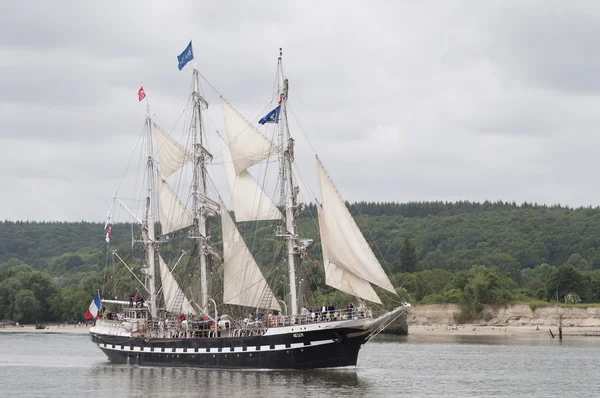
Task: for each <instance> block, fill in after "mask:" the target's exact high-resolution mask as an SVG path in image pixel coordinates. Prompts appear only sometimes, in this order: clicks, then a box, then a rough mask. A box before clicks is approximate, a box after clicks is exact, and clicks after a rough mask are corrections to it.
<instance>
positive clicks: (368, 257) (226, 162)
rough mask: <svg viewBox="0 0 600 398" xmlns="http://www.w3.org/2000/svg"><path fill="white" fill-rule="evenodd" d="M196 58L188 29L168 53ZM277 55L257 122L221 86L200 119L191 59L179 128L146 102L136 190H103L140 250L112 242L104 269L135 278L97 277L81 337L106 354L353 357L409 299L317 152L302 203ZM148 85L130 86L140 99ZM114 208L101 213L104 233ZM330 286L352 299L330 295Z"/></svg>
mask: <svg viewBox="0 0 600 398" xmlns="http://www.w3.org/2000/svg"><path fill="white" fill-rule="evenodd" d="M192 59H193V49H192V46H191V42H190V44H189V45H188V47H187V48H186V50H185V51H184V52H183V53H182V54H181V55H180V56H178V61H179V69H180V70H181V69H182V68H183V67H184V66H185V65H186V63H188V62H189V61H191V60H192ZM277 64H278V67H277V73H276V79H275V81H276V83H275V84H274V89H273V95H272V101H271V104H269V105H268V106H267V107H266V108H265V110H264V112H262V115H264V117H262V118H261V119H260V120H258V123H256V124H255V122H251V121H249V120H248V119H246V118H245V117H244V116H243V115H242V114H241V113H240V112H239V111H238V110H237V109H236V108H234V106H233V105H232V104H231V103H230V102H229V101H227V100H226V99H225V98H224V97H223V96H222V95H221V94H219V97H220V101H221V104H220V105H221V108H222V116H223V118H224V127H225V129H224V132H223V133H220V132H218V131H216V129H214V131H212V130H211V129H209V128H208V127H207V123H206V121H205V120H206V119H207V112H208V111H207V109H208V102H207V100H206V99H205V97H204V96H203V93H202V92H201V85H200V80H201V78H202V79H204V78H203V77H202V75H201V74H200V73H199V71H198V69H197V68H196V65H195V63H194V67H193V81H192V86H191V89H190V92H191V94H190V99H189V101H188V104H189V106H188V108H187V110H186V111H184V112H183V113H182V114H183V115H184V116H185V115H186V114H187V115H188V116H189V117H188V118H187V122H185V126H183V128H182V130H183V133H182V134H181V137H178V139H176V138H175V135H174V134H172V133H171V134H168V133H167V132H165V130H163V129H162V128H160V127H159V126H158V125H157V124H156V123H154V122H153V120H152V118H151V113H150V110H149V106H148V107H147V109H148V111H147V116H146V122H145V128H144V133H143V134H142V138H141V139H140V141H141V143H142V145H139V148H141V152H142V155H141V157H140V159H142V161H141V163H143V164H144V167H143V171H144V172H143V173H140V175H139V176H138V177H139V180H141V182H139V183H136V184H137V185H136V189H137V192H138V193H140V196H139V199H138V200H137V201H134V202H131V203H134V204H131V203H128V202H127V198H125V197H123V195H121V194H120V191H119V190H118V191H117V194H116V195H115V196H114V201H113V206H114V209H117V208H118V209H119V212H118V213H119V214H125V215H127V217H128V219H129V220H132V221H131V225H132V228H131V229H132V230H131V234H132V243H131V249H132V252H135V251H136V250H138V251H139V253H140V255H139V260H138V261H137V263H135V260H131V261H132V262H134V263H135V264H137V265H135V264H132V263H128V259H126V258H123V257H121V256H120V254H119V253H117V252H116V251H113V252H112V253H111V254H112V258H113V262H115V264H113V266H112V268H111V269H112V270H113V271H114V270H115V269H117V268H118V267H122V269H124V270H127V271H129V273H130V279H131V280H132V281H133V282H134V284H137V285H136V286H131V287H123V286H121V287H120V289H121V290H120V293H119V294H117V293H116V292H117V290H118V288H114V287H108V285H109V281H110V280H112V281H113V282H114V283H118V282H117V281H116V280H117V279H118V278H116V277H115V278H114V279H112V277H107V278H106V279H107V281H105V284H106V286H104V288H103V289H102V292H101V296H102V300H101V304H100V303H96V304H95V305H94V303H92V305H94V308H99V307H103V310H104V312H99V316H98V318H97V319H96V321H95V324H94V326H93V327H91V328H90V334H91V339H92V341H93V342H94V343H95V344H96V345H97V346H98V348H100V349H101V350H102V351H103V352H104V353H105V354H106V356H107V357H108V358H109V360H110V361H112V362H115V363H119V364H139V365H149V366H195V367H207V368H209V367H214V368H250V369H312V368H325V367H340V366H354V365H356V364H357V359H358V354H359V351H360V349H361V347H362V346H363V345H364V344H365V343H367V342H368V341H369V340H370V339H372V338H373V337H374V336H376V335H377V334H378V333H380V332H381V331H382V330H384V329H385V328H386V327H388V326H389V325H390V324H391V323H392V322H394V321H395V320H397V319H398V318H399V317H400V316H401V315H402V314H403V313H405V312H406V311H407V309H408V308H409V307H410V304H408V303H405V302H401V300H400V299H399V298H398V296H397V292H396V290H395V288H394V286H393V285H392V282H391V281H390V279H389V277H388V276H387V275H386V273H385V271H384V269H383V267H382V265H381V264H380V263H379V261H378V260H377V258H376V256H375V255H374V253H373V251H372V249H371V247H370V246H369V244H368V243H367V241H366V240H365V238H364V236H363V234H362V233H361V230H360V229H359V227H358V225H357V224H356V222H355V220H354V219H353V217H352V215H351V213H350V211H349V210H348V208H347V206H346V203H345V202H344V200H343V199H342V197H341V196H340V194H339V193H338V190H337V189H336V187H335V185H334V183H333V182H332V180H331V178H330V176H329V175H328V173H327V171H326V170H325V167H324V165H323V163H322V162H321V160H320V159H319V158H318V157H317V156H316V155H315V158H314V161H315V163H316V169H317V181H318V186H319V195H318V198H317V197H316V195H315V196H313V197H311V196H309V197H310V198H311V199H309V201H310V203H313V201H315V202H316V204H308V205H307V204H304V203H302V202H301V200H300V198H299V193H300V189H299V186H298V184H297V181H298V179H302V180H303V177H302V174H300V178H299V177H298V173H299V171H297V166H296V163H295V159H294V158H295V152H294V144H295V141H294V138H293V137H292V135H291V132H290V128H289V123H288V121H289V119H288V115H290V114H292V115H293V112H292V111H291V110H290V108H288V98H289V95H290V84H289V81H288V78H287V77H286V75H285V73H284V67H283V63H282V52H281V49H280V51H279V57H278V62H277ZM209 85H210V83H209ZM210 87H211V88H213V86H212V85H210ZM215 91H216V89H215ZM144 96H145V93H144V92H143V89H140V92H139V99H140V101H141V100H142V99H143V97H144ZM211 110H212V108H211ZM256 119H258V117H257V118H256ZM211 134H212V138H211V137H210V135H211ZM215 137H216V139H215ZM209 138H211V139H209ZM211 140H212V141H218V142H219V143H220V148H218V150H217V151H215V152H217V153H216V154H213V153H211V151H210V150H209V141H211ZM132 158H133V157H132ZM217 159H219V160H217ZM216 166H222V169H224V172H222V173H221V175H222V177H224V179H226V183H225V181H223V188H224V189H223V190H225V191H228V198H229V200H228V204H230V207H229V208H228V207H227V206H226V204H225V202H226V199H224V198H222V197H221V195H220V193H219V188H220V186H219V184H218V183H216V182H215V176H217V175H218V173H214V175H213V173H212V171H213V169H215V167H216ZM222 169H221V170H222ZM255 175H260V178H259V177H257V178H255V177H254V176H255ZM268 176H271V180H267V177H268ZM263 180H264V181H263ZM268 181H271V182H268ZM267 192H273V193H274V194H273V195H269V194H267ZM272 197H273V198H272ZM136 203H137V205H135V204H136ZM114 209H113V207H111V210H109V214H108V215H107V216H108V218H109V219H110V221H109V222H107V226H108V228H109V229H108V232H107V241H109V239H110V235H111V229H112V222H113V218H115V213H116V212H115V210H114ZM313 211H314V212H315V213H316V214H309V213H312V212H313ZM306 214H309V215H307V216H306V217H304V219H309V220H310V218H311V216H313V219H314V221H315V222H314V224H318V227H315V229H314V233H315V234H319V235H320V239H319V238H316V236H314V235H313V236H312V237H310V236H304V235H302V230H301V228H299V226H300V225H301V224H302V222H301V221H302V220H304V219H303V218H302V216H303V215H306ZM105 229H106V227H105ZM265 231H266V232H265ZM258 235H260V237H261V239H258V238H256V237H257V236H258ZM267 235H268V236H267ZM313 243H314V244H313ZM267 245H271V246H273V247H274V248H266V246H267ZM319 246H320V250H319ZM316 253H319V254H316ZM115 258H116V260H115ZM136 266H137V268H136ZM317 267H319V268H320V269H318V268H317ZM119 272H121V273H122V272H126V271H119ZM319 276H320V277H319ZM319 285H321V286H319ZM325 285H326V286H325ZM331 288H333V289H335V290H333V291H332V289H331ZM312 289H316V290H317V292H316V293H315V292H314V291H312ZM320 289H324V291H327V292H329V293H327V294H325V293H320V292H321V290H320ZM125 291H127V292H128V293H127V295H128V296H129V297H128V298H124V297H122V295H123V294H124V293H123V292H125ZM335 292H337V293H335ZM119 295H120V296H121V297H119ZM381 295H385V298H386V300H384V301H386V303H387V304H386V306H384V305H382V300H381V298H380V296H381ZM340 297H344V298H350V299H347V301H345V302H344V305H343V306H341V307H340V306H339V298H340ZM334 298H335V300H337V301H338V307H337V308H336V307H335V306H334V305H333V302H334ZM96 301H97V300H96ZM390 303H392V304H390ZM111 308H112V309H111Z"/></svg>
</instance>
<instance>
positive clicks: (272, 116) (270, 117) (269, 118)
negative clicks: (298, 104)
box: [258, 105, 281, 124]
mask: <svg viewBox="0 0 600 398" xmlns="http://www.w3.org/2000/svg"><path fill="white" fill-rule="evenodd" d="M279 112H281V105H278V106H277V108H275V109H273V110H272V111H271V112H269V113H267V114H266V115H265V117H263V118H262V119H260V120H259V121H258V123H259V124H265V123H279Z"/></svg>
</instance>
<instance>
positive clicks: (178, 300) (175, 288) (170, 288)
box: [158, 254, 196, 314]
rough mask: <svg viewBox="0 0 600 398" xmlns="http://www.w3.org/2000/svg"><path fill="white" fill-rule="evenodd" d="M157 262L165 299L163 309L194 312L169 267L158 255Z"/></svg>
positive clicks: (184, 312) (183, 312) (173, 311)
mask: <svg viewBox="0 0 600 398" xmlns="http://www.w3.org/2000/svg"><path fill="white" fill-rule="evenodd" d="M158 264H159V266H160V279H161V280H162V293H163V297H164V299H165V309H166V310H167V311H169V312H172V313H179V314H195V313H196V310H194V307H192V304H191V303H190V301H189V300H188V299H187V297H186V296H185V294H184V293H183V291H182V290H181V288H179V285H178V284H177V281H176V280H175V278H173V275H172V274H171V271H169V267H167V264H166V263H165V261H164V260H163V259H162V257H161V255H160V254H159V255H158Z"/></svg>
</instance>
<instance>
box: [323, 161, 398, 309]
mask: <svg viewBox="0 0 600 398" xmlns="http://www.w3.org/2000/svg"><path fill="white" fill-rule="evenodd" d="M317 168H318V175H319V186H320V189H321V203H320V206H317V209H318V214H319V230H320V233H321V246H322V248H323V263H324V265H325V283H327V284H328V285H329V286H331V287H334V288H336V289H339V290H341V291H343V292H346V293H349V294H353V295H356V296H358V297H361V298H363V299H365V300H369V301H373V302H376V303H381V300H380V299H379V297H378V296H377V294H376V293H375V291H374V290H373V287H372V286H371V285H370V283H373V284H374V285H377V286H380V287H382V288H383V289H385V290H387V291H389V292H391V293H394V294H396V291H395V290H394V287H393V286H392V283H391V282H390V280H389V279H388V277H387V275H386V274H385V272H384V271H383V268H382V267H381V264H379V261H377V258H375V255H374V254H373V251H372V250H371V248H370V247H369V244H368V243H367V241H366V240H365V238H364V236H363V235H362V233H361V232H360V229H359V228H358V226H357V225H356V222H355V221H354V219H353V218H352V215H351V214H350V212H349V211H348V209H347V208H346V205H345V204H344V201H343V200H342V198H341V196H340V195H339V193H338V191H337V189H336V188H335V185H333V182H332V181H331V179H330V178H329V176H328V175H327V172H326V171H325V168H324V167H323V164H322V163H321V161H320V160H318V159H317Z"/></svg>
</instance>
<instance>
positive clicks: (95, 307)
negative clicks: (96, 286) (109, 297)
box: [83, 292, 102, 319]
mask: <svg viewBox="0 0 600 398" xmlns="http://www.w3.org/2000/svg"><path fill="white" fill-rule="evenodd" d="M101 308H102V302H101V301H100V294H99V293H98V292H96V295H95V296H94V299H93V300H92V304H90V308H88V310H87V312H86V313H85V315H84V316H83V317H84V318H85V319H92V318H95V317H96V316H97V315H98V312H100V309H101Z"/></svg>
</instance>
